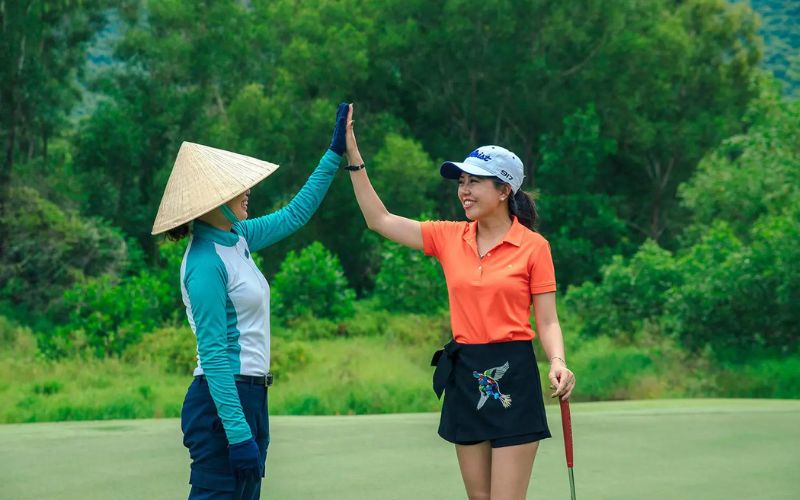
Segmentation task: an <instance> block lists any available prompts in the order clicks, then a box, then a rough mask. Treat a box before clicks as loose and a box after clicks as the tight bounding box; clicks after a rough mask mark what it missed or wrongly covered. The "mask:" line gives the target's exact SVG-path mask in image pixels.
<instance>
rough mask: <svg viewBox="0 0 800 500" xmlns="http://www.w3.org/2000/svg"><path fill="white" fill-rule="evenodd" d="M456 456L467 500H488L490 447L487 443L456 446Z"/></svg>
mask: <svg viewBox="0 0 800 500" xmlns="http://www.w3.org/2000/svg"><path fill="white" fill-rule="evenodd" d="M456 456H458V466H459V467H460V468H461V478H462V479H463V480H464V487H465V488H466V489H467V497H468V498H469V500H489V499H490V496H489V495H490V492H491V484H492V476H491V474H492V447H491V446H490V444H489V441H483V442H481V443H478V444H471V445H461V444H457V445H456ZM491 498H494V497H491Z"/></svg>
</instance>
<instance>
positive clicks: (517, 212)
mask: <svg viewBox="0 0 800 500" xmlns="http://www.w3.org/2000/svg"><path fill="white" fill-rule="evenodd" d="M508 213H509V215H511V216H516V217H517V219H518V220H519V223H520V224H522V225H523V226H525V227H527V228H528V229H530V230H531V231H536V226H537V225H538V223H539V214H538V213H537V212H536V203H534V202H533V198H531V196H530V195H529V194H528V193H526V192H525V191H523V190H521V189H520V190H519V191H517V192H516V193H515V194H514V196H512V197H511V198H509V200H508Z"/></svg>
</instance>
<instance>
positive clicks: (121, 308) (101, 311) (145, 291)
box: [39, 243, 185, 357]
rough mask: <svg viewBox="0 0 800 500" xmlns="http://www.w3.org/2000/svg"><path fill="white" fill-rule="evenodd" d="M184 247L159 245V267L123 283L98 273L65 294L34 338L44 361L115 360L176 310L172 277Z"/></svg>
mask: <svg viewBox="0 0 800 500" xmlns="http://www.w3.org/2000/svg"><path fill="white" fill-rule="evenodd" d="M184 249H185V243H184V244H182V245H181V244H171V243H165V244H163V245H161V247H160V251H161V258H162V261H163V264H164V265H163V267H156V268H153V269H147V268H145V269H142V270H140V271H139V272H138V273H137V274H134V275H131V276H128V277H126V278H124V279H120V278H118V277H115V276H112V275H108V274H104V275H101V276H99V277H97V278H91V279H88V280H85V281H83V282H80V283H77V284H75V285H74V286H73V287H72V288H70V289H68V290H66V291H65V292H64V295H63V297H62V299H61V300H60V301H59V302H58V303H57V304H56V305H55V306H54V307H53V310H52V311H51V317H52V321H53V322H54V323H55V324H56V325H57V326H55V327H54V328H53V330H52V331H49V332H48V333H47V334H46V335H41V336H40V337H39V345H40V348H41V349H42V351H43V352H44V353H45V354H47V355H48V356H54V357H56V356H64V355H68V354H76V353H89V354H93V355H95V356H98V357H103V356H109V355H120V354H122V353H123V352H124V351H125V349H127V348H128V347H129V346H131V345H133V344H136V343H137V342H139V340H140V339H141V338H142V335H144V334H145V333H148V332H152V331H153V330H155V329H156V328H158V327H159V326H161V325H162V324H163V323H164V322H166V321H169V320H174V319H176V316H177V315H178V314H179V313H180V312H181V311H182V306H181V299H180V292H179V288H178V286H177V285H178V279H177V277H178V275H179V269H180V262H181V256H182V252H183V250H184Z"/></svg>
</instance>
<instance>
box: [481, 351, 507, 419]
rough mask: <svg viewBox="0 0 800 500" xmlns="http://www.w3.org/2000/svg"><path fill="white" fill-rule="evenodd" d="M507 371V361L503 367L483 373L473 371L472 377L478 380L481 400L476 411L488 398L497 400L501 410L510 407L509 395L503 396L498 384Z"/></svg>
mask: <svg viewBox="0 0 800 500" xmlns="http://www.w3.org/2000/svg"><path fill="white" fill-rule="evenodd" d="M507 370H508V361H506V364H504V365H503V366H497V367H495V368H490V369H488V370H486V371H485V372H483V373H480V372H477V371H473V372H472V376H473V377H475V378H476V379H478V390H479V391H480V393H481V399H480V400H479V401H478V408H477V409H478V410H480V409H481V408H482V407H483V405H484V404H485V403H486V400H487V399H489V398H494V399H499V400H500V403H501V404H502V405H503V408H508V407H509V406H511V395H510V394H503V393H501V392H500V384H498V383H497V381H498V380H500V379H501V378H503V375H505V373H506V371H507Z"/></svg>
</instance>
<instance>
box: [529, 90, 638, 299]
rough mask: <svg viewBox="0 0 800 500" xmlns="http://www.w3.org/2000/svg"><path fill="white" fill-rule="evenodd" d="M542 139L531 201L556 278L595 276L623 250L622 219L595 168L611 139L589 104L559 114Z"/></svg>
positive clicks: (573, 280) (567, 281)
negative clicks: (559, 123) (560, 122)
mask: <svg viewBox="0 0 800 500" xmlns="http://www.w3.org/2000/svg"><path fill="white" fill-rule="evenodd" d="M542 142H543V145H542V161H541V164H540V166H539V171H538V173H537V184H538V185H539V186H541V190H542V196H541V197H540V199H539V200H538V201H537V205H538V210H539V214H540V216H541V219H542V224H541V227H540V229H541V231H542V234H544V235H545V236H546V237H547V238H548V240H549V241H550V246H551V247H552V248H553V261H554V264H555V266H556V269H557V271H558V272H557V273H556V276H557V277H558V281H559V284H561V285H562V286H565V285H573V284H579V283H582V282H584V281H586V280H589V279H592V280H593V279H596V278H598V277H599V271H600V269H601V268H602V266H603V265H605V264H607V263H608V262H609V260H610V259H611V256H612V255H616V254H620V253H624V252H627V251H628V248H627V246H626V231H627V229H626V227H625V223H624V221H623V220H622V219H621V218H620V217H619V215H618V214H617V212H616V209H615V208H614V206H613V203H612V198H611V197H610V196H609V195H607V194H604V193H602V192H600V186H601V184H600V183H599V182H598V174H599V172H598V169H599V167H600V165H601V163H602V162H603V161H604V160H605V159H606V157H607V156H608V155H610V154H612V153H614V152H615V150H616V144H615V142H614V141H613V140H611V139H607V138H604V137H602V135H601V132H600V122H599V117H598V116H597V112H596V110H595V108H594V106H588V107H587V109H586V110H578V111H576V112H575V113H574V114H572V115H570V116H567V117H566V118H564V130H563V132H562V133H561V134H560V135H545V136H544V137H543V138H542Z"/></svg>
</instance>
